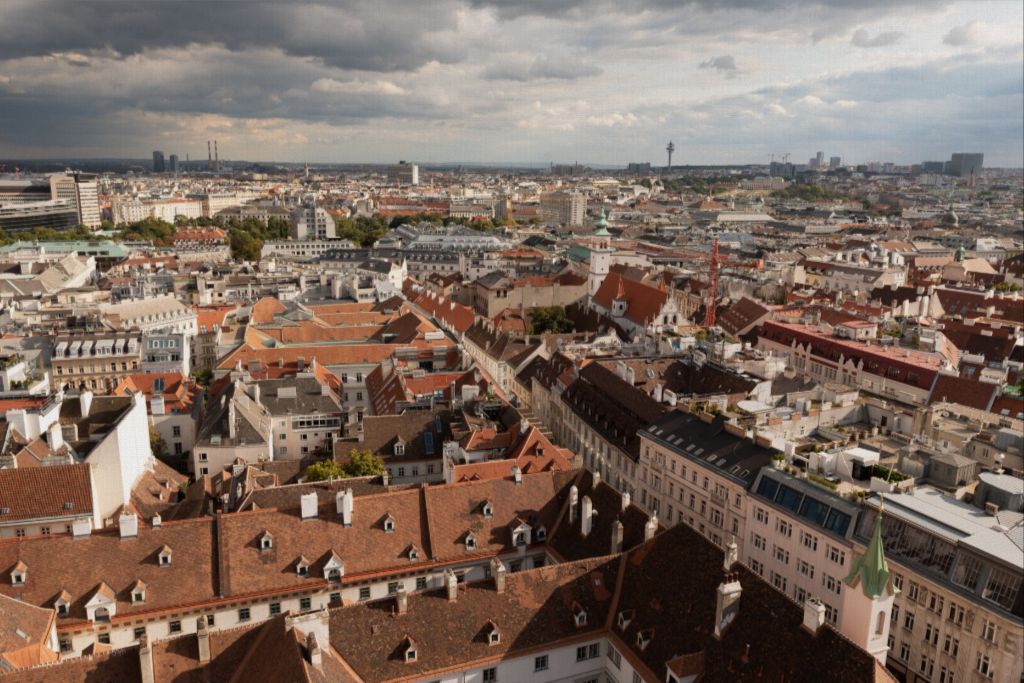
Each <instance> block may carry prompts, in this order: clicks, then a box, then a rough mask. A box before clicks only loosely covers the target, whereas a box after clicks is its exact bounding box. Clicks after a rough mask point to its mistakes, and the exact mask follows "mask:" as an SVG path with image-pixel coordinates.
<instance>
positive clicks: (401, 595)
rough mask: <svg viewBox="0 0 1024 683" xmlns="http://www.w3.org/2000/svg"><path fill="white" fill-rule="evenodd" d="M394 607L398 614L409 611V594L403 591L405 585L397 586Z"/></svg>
mask: <svg viewBox="0 0 1024 683" xmlns="http://www.w3.org/2000/svg"><path fill="white" fill-rule="evenodd" d="M395 608H396V609H397V611H398V613H399V614H405V613H406V612H408V611H409V594H408V593H406V592H405V586H399V587H398V592H396V593H395Z"/></svg>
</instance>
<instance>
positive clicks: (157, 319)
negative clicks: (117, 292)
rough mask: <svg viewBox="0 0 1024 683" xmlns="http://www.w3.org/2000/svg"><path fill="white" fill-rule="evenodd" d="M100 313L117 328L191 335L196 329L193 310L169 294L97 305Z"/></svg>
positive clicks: (195, 318)
mask: <svg viewBox="0 0 1024 683" xmlns="http://www.w3.org/2000/svg"><path fill="white" fill-rule="evenodd" d="M100 313H101V314H102V315H103V318H104V319H105V320H106V321H107V322H108V323H109V324H110V325H111V326H112V327H113V328H114V329H116V330H129V329H138V330H142V331H143V332H150V331H154V330H160V331H171V332H180V333H184V334H187V335H190V336H192V335H195V334H196V332H198V325H197V322H196V321H197V317H196V312H195V311H194V310H192V308H191V307H189V306H186V305H185V304H183V303H181V302H180V301H178V300H177V299H175V298H174V296H172V295H169V294H168V295H165V296H157V297H153V298H151V299H141V300H136V301H122V302H120V303H116V304H105V305H102V306H100Z"/></svg>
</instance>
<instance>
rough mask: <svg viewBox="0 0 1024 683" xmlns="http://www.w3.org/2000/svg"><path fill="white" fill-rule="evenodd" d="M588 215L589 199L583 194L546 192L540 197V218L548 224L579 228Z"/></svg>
mask: <svg viewBox="0 0 1024 683" xmlns="http://www.w3.org/2000/svg"><path fill="white" fill-rule="evenodd" d="M586 214H587V197H586V195H584V194H583V193H581V192H545V193H544V194H542V195H541V196H540V217H541V219H542V220H544V221H546V222H548V223H559V224H561V225H568V226H574V227H578V226H581V225H583V218H584V216H586Z"/></svg>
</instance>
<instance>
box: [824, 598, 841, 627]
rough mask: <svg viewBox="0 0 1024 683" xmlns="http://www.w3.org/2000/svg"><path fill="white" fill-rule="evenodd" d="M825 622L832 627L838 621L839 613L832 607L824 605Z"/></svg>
mask: <svg viewBox="0 0 1024 683" xmlns="http://www.w3.org/2000/svg"><path fill="white" fill-rule="evenodd" d="M825 621H827V622H828V623H830V624H832V625H833V626H835V625H836V623H837V622H838V621H839V612H838V610H836V608H835V607H833V606H832V605H830V604H828V603H825Z"/></svg>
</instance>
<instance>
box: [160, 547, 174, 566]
mask: <svg viewBox="0 0 1024 683" xmlns="http://www.w3.org/2000/svg"><path fill="white" fill-rule="evenodd" d="M156 561H157V564H159V565H160V566H161V567H170V566H171V548H170V546H166V545H165V546H164V547H163V548H160V552H159V553H157V556H156Z"/></svg>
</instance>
